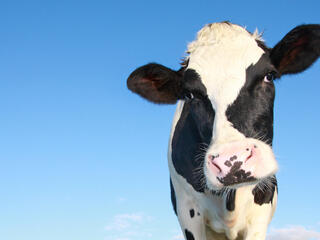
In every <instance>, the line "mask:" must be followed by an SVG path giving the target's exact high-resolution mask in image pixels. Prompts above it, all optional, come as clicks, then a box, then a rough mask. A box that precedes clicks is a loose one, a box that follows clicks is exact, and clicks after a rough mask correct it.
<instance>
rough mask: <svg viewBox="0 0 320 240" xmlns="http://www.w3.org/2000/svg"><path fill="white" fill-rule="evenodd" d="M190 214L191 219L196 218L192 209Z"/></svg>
mask: <svg viewBox="0 0 320 240" xmlns="http://www.w3.org/2000/svg"><path fill="white" fill-rule="evenodd" d="M189 213H190V217H191V218H193V217H194V209H190V211H189Z"/></svg>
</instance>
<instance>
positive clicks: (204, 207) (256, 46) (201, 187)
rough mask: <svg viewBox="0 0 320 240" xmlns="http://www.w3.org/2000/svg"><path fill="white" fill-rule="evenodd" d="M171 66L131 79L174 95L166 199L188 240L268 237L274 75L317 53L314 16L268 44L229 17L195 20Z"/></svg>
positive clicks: (142, 91) (163, 99)
mask: <svg viewBox="0 0 320 240" xmlns="http://www.w3.org/2000/svg"><path fill="white" fill-rule="evenodd" d="M187 53H188V56H187V57H186V59H185V61H184V62H183V64H182V67H181V69H180V70H178V71H174V70H171V69H169V68H167V67H164V66H162V65H159V64H155V63H151V64H147V65H145V66H142V67H140V68H138V69H136V70H135V71H134V72H133V73H132V74H131V75H130V76H129V78H128V82H127V85H128V88H129V89H130V90H131V91H133V92H135V93H137V94H139V95H141V96H142V97H144V98H146V99H148V100H149V101H151V102H155V103H163V104H174V103H176V101H177V100H179V101H178V106H177V110H176V113H175V115H174V119H173V124H172V130H171V136H170V141H169V151H168V161H169V170H170V178H171V179H170V180H171V181H170V186H171V200H172V204H173V207H174V210H175V213H176V215H177V216H178V219H179V222H180V226H181V229H182V231H183V233H184V237H185V239H187V240H209V239H232V240H233V239H254V240H257V239H265V236H266V231H267V227H268V224H269V222H270V220H271V218H272V216H273V213H274V211H275V208H276V203H277V190H278V189H277V181H276V177H275V173H276V171H277V168H278V167H277V162H276V160H275V157H274V154H273V152H272V148H271V147H272V139H273V103H274V97H275V87H274V83H273V81H274V80H275V79H277V78H279V77H281V76H282V75H285V74H292V73H299V72H302V71H304V70H305V69H306V68H308V67H309V66H310V65H311V64H312V63H313V62H315V61H316V59H317V58H318V57H319V55H320V25H301V26H298V27H296V28H294V29H293V30H291V31H290V32H289V33H288V34H287V35H286V36H285V37H284V38H283V39H282V40H281V41H280V42H279V43H278V44H277V45H276V46H275V47H274V48H268V47H266V45H265V44H264V42H263V40H262V39H261V38H260V36H259V34H257V33H253V34H251V33H249V32H248V31H246V30H245V29H244V28H242V27H240V26H238V25H234V24H231V23H229V22H222V23H213V24H209V25H206V26H205V27H204V28H202V29H201V30H200V31H199V33H198V35H197V38H196V40H195V41H193V42H191V43H190V44H189V46H188V50H187Z"/></svg>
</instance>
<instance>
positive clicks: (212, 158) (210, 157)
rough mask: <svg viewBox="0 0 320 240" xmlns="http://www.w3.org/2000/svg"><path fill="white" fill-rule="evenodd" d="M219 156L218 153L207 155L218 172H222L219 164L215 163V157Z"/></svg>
mask: <svg viewBox="0 0 320 240" xmlns="http://www.w3.org/2000/svg"><path fill="white" fill-rule="evenodd" d="M218 157H219V154H217V155H209V157H208V158H209V160H210V163H211V164H212V165H213V166H215V167H216V168H217V169H218V170H219V172H222V170H221V168H220V167H219V165H218V164H217V163H216V161H215V159H216V158H218Z"/></svg>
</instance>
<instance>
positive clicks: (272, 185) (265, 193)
mask: <svg viewBox="0 0 320 240" xmlns="http://www.w3.org/2000/svg"><path fill="white" fill-rule="evenodd" d="M275 190H277V192H278V184H277V179H276V177H275V176H272V177H269V179H268V186H266V185H265V184H262V183H258V185H257V186H256V187H255V188H254V189H253V190H252V194H253V196H254V202H255V203H256V204H259V205H262V204H268V203H271V204H272V200H273V195H274V191H275Z"/></svg>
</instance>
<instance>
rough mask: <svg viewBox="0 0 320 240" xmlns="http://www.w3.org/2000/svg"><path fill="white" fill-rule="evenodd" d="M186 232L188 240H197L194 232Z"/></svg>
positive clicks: (186, 230)
mask: <svg viewBox="0 0 320 240" xmlns="http://www.w3.org/2000/svg"><path fill="white" fill-rule="evenodd" d="M184 232H185V234H186V238H187V240H195V239H194V236H193V234H192V232H189V231H188V229H185V230H184Z"/></svg>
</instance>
